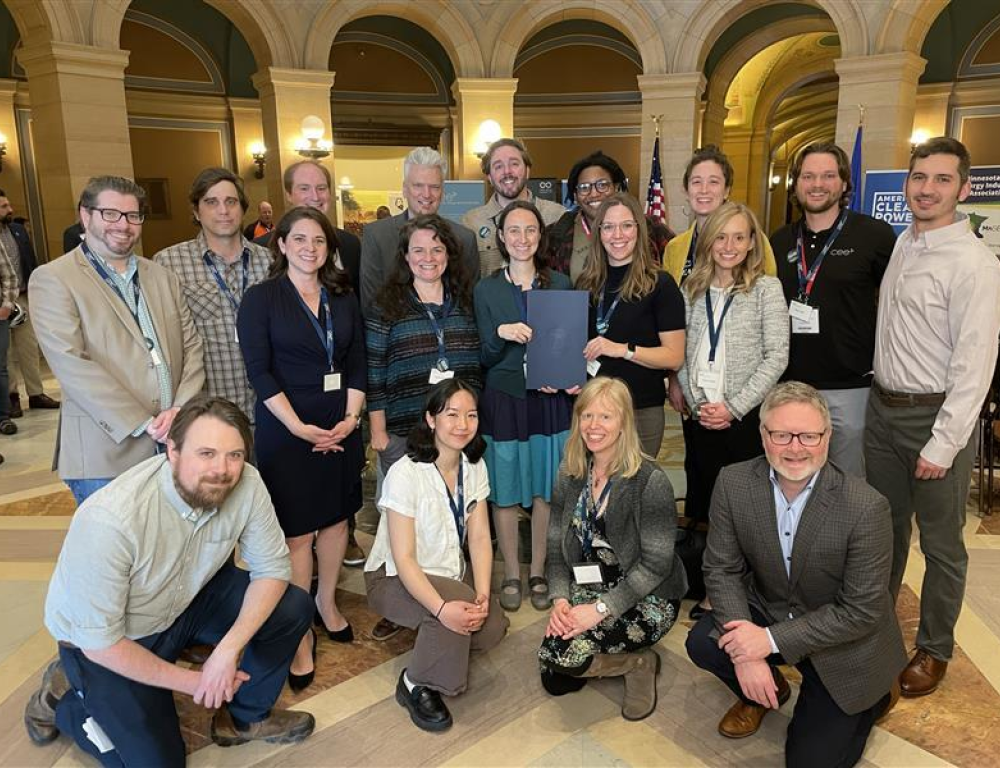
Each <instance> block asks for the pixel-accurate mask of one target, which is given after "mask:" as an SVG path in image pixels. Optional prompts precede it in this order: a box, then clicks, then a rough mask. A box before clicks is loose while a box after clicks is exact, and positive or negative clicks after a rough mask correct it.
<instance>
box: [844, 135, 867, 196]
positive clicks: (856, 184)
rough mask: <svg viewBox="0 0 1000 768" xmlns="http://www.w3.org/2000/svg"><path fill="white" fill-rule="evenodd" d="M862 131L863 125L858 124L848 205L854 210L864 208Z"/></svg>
mask: <svg viewBox="0 0 1000 768" xmlns="http://www.w3.org/2000/svg"><path fill="white" fill-rule="evenodd" d="M861 133H862V126H861V124H860V123H859V124H858V133H857V135H856V136H855V137H854V151H853V152H851V188H852V189H853V190H854V191H853V192H852V193H851V202H850V204H849V205H848V206H847V207H848V208H849V209H850V210H852V211H860V210H862V208H864V195H862V194H861Z"/></svg>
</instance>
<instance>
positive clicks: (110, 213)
mask: <svg viewBox="0 0 1000 768" xmlns="http://www.w3.org/2000/svg"><path fill="white" fill-rule="evenodd" d="M87 210H88V211H97V212H98V213H99V214H101V218H102V219H104V220H105V221H106V222H108V224H114V223H115V222H116V221H121V220H122V216H124V217H125V221H127V222H128V223H129V224H142V222H143V221H145V219H146V214H144V213H142V212H141V211H119V210H118V209H117V208H88V209H87Z"/></svg>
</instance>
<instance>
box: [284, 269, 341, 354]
mask: <svg viewBox="0 0 1000 768" xmlns="http://www.w3.org/2000/svg"><path fill="white" fill-rule="evenodd" d="M292 290H293V291H295V298H297V299H298V300H299V304H300V305H301V306H302V309H303V311H305V313H306V316H307V317H308V318H309V322H310V323H312V327H313V330H315V331H316V335H317V336H319V343H320V344H322V345H323V349H325V350H326V363H327V365H328V366H329V369H330V371H331V372H332V371H333V312H331V311H330V296H329V295H328V294H327V292H326V288H324V287H320V289H319V297H320V302H321V303H322V305H323V314H324V315H325V316H326V331H325V332H324V331H323V329H322V328H321V327H320V324H319V320H317V319H316V315H314V314H313V313H312V310H310V309H309V305H308V304H306V302H305V300H304V299H303V298H302V296H301V295H300V294H299V292H298V289H297V288H296V287H295V286H294V285H293V286H292Z"/></svg>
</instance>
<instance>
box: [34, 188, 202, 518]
mask: <svg viewBox="0 0 1000 768" xmlns="http://www.w3.org/2000/svg"><path fill="white" fill-rule="evenodd" d="M145 197H146V195H145V192H144V191H143V189H142V188H141V187H139V186H138V185H137V184H135V182H133V181H131V180H129V179H124V178H121V177H118V176H101V177H96V178H92V179H91V180H90V181H89V182H88V183H87V186H86V188H84V190H83V194H82V195H81V196H80V205H79V213H80V221H81V222H82V224H83V227H84V230H85V235H84V239H83V242H82V243H81V244H80V246H78V247H77V248H74V249H73V250H72V251H70V252H69V253H67V254H66V255H64V256H63V257H61V258H59V259H56V260H55V261H53V262H50V263H48V264H45V265H44V266H41V267H39V268H38V269H36V270H35V272H34V273H33V274H32V276H31V281H30V283H29V286H28V296H29V300H30V302H31V306H32V311H33V313H34V322H35V331H36V334H37V336H38V343H39V345H40V346H41V348H42V350H43V352H44V353H45V357H46V359H47V360H48V361H49V365H50V366H51V368H52V372H53V373H54V374H55V376H56V378H57V379H58V380H59V384H60V386H61V387H62V391H63V398H64V399H63V408H62V411H61V412H60V418H59V437H58V445H57V446H56V456H55V467H57V468H58V470H59V476H60V477H61V478H63V480H65V481H66V484H67V485H69V487H70V490H71V491H73V495H74V496H75V497H76V499H77V502H78V503H79V502H82V501H83V499H85V498H86V497H87V496H89V495H90V494H91V493H93V492H94V491H96V490H97V489H98V488H100V487H102V486H103V485H106V484H107V483H108V482H110V481H111V480H112V479H113V478H114V477H116V476H118V475H119V474H121V473H122V472H124V471H125V470H127V469H129V468H131V467H133V466H134V465H135V464H138V463H139V462H140V461H142V460H144V459H147V458H149V457H151V456H153V455H154V454H155V453H157V451H158V450H160V445H161V444H162V443H164V441H165V440H166V435H167V431H168V430H169V429H170V425H171V423H172V422H173V418H174V416H175V415H176V413H177V410H178V409H179V407H180V406H181V405H183V404H184V403H185V402H186V401H187V400H189V399H190V398H191V397H193V396H194V395H196V394H198V393H199V392H200V391H201V389H202V386H203V384H204V381H205V370H204V365H203V362H202V344H201V338H200V337H199V336H198V332H197V330H196V329H195V325H194V322H193V320H192V319H191V314H190V312H189V311H188V307H187V304H186V302H185V301H184V297H183V294H182V293H181V288H180V283H179V282H178V280H177V277H176V276H175V275H174V274H173V273H172V272H170V271H169V270H167V269H164V268H163V267H160V266H157V265H156V264H153V263H152V262H150V261H148V260H147V259H144V258H142V257H138V256H136V255H135V253H134V251H133V248H134V246H135V244H136V242H137V241H138V239H139V236H140V235H141V234H142V221H143V218H144V213H143V207H144V204H145Z"/></svg>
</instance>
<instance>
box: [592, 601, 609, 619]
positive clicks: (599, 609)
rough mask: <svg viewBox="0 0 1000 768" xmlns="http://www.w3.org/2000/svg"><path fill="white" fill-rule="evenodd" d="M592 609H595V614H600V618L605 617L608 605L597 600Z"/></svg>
mask: <svg viewBox="0 0 1000 768" xmlns="http://www.w3.org/2000/svg"><path fill="white" fill-rule="evenodd" d="M594 607H595V608H596V609H597V612H598V613H599V614H601V616H605V615H607V613H608V604H607V603H605V602H604V601H603V600H598V601H597V602H596V603H594Z"/></svg>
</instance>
